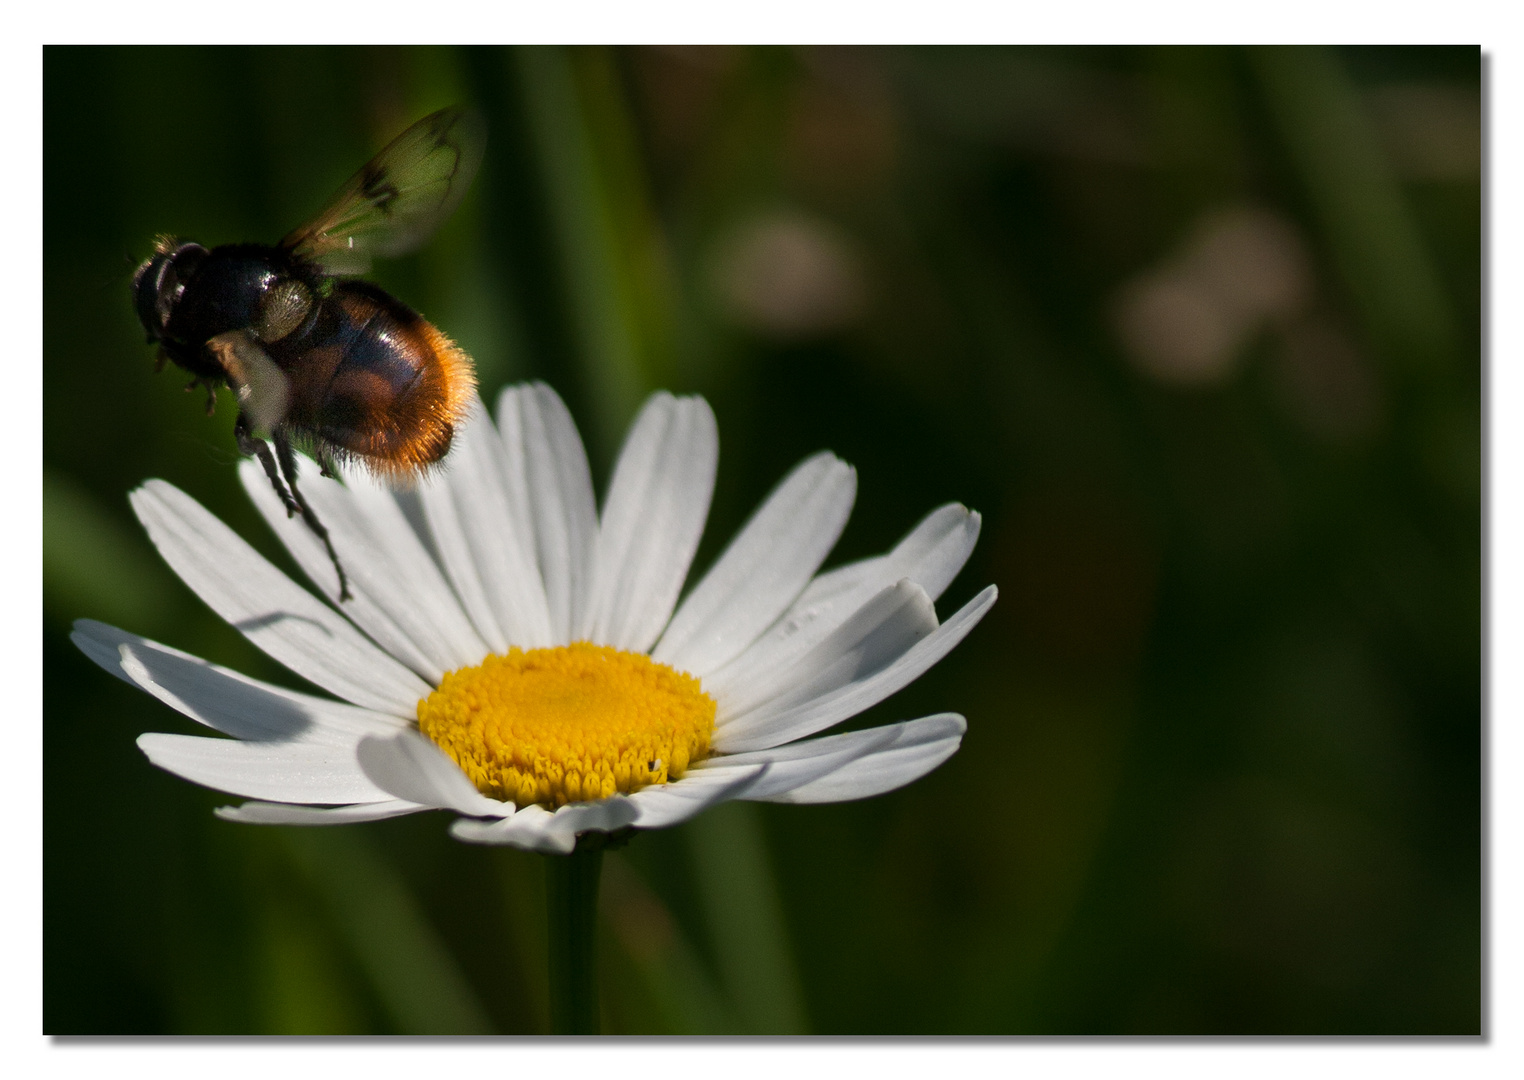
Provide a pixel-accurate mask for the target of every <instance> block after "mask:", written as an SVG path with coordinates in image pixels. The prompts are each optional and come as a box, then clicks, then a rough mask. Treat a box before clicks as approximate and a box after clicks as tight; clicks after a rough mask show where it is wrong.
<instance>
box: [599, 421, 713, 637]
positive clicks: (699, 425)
mask: <svg viewBox="0 0 1524 1080" xmlns="http://www.w3.org/2000/svg"><path fill="white" fill-rule="evenodd" d="M719 452H720V451H719V435H718V433H717V431H716V430H715V424H714V413H713V412H711V411H710V409H709V405H708V403H707V402H706V401H704V399H703V398H698V397H691V398H674V397H672V396H671V395H669V394H654V395H652V397H651V399H650V400H649V401H647V402H646V405H645V407H644V408H643V409H642V410H641V412H640V415H639V416H638V417H637V418H636V420H635V424H634V426H633V427H632V428H631V429H630V434H629V437H628V438H626V440H625V444H624V448H623V449H622V450H621V451H620V453H619V463H618V464H617V465H616V466H615V468H614V479H613V481H612V483H611V485H610V487H609V496H608V502H607V504H606V505H605V506H604V510H603V518H602V521H601V522H600V524H599V531H598V556H597V564H596V565H597V569H596V571H595V573H594V581H595V586H594V598H593V602H592V605H591V608H590V610H591V611H592V613H593V615H592V618H591V619H590V620H589V622H588V625H587V632H586V633H584V634H579V635H577V636H578V637H587V638H588V639H589V640H592V641H596V642H599V643H601V644H605V645H612V646H614V647H615V648H618V649H628V650H630V651H631V652H645V651H646V650H647V649H649V648H650V647H651V644H652V642H654V641H655V640H656V638H657V636H658V635H660V634H661V631H662V627H664V626H665V625H666V624H667V619H668V618H669V617H670V616H671V614H672V607H673V605H674V604H675V603H676V602H677V594H678V593H679V591H681V589H682V587H683V578H684V577H686V576H687V573H688V566H689V564H690V563H691V562H692V561H693V553H694V551H695V550H697V548H698V542H699V536H700V535H701V534H702V533H703V531H704V518H705V517H706V516H707V515H708V513H709V499H710V496H711V495H713V493H714V470H715V465H716V462H717V461H718V459H719Z"/></svg>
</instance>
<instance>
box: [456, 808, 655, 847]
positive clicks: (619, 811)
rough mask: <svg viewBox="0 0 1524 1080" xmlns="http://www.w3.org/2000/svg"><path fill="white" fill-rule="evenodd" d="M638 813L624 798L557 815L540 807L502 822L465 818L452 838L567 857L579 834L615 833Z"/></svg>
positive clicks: (569, 810) (524, 811)
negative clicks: (505, 845) (504, 845)
mask: <svg viewBox="0 0 1524 1080" xmlns="http://www.w3.org/2000/svg"><path fill="white" fill-rule="evenodd" d="M635 815H636V810H635V806H634V804H633V803H631V801H630V800H629V799H628V798H626V797H625V796H623V795H614V796H611V797H610V798H607V799H600V800H598V801H597V802H579V803H568V804H567V805H566V806H563V807H561V808H560V809H558V810H557V811H556V812H555V813H551V812H550V811H548V810H546V809H545V808H544V807H541V806H526V807H524V809H522V810H520V811H519V812H518V813H516V814H514V815H513V816H512V817H509V818H503V819H501V820H499V821H473V820H471V819H469V818H462V819H461V820H459V821H456V822H455V823H454V824H453V825H451V826H450V835H452V836H454V837H455V838H456V839H457V840H466V841H468V842H470V843H473V844H507V845H509V846H511V847H516V848H523V849H524V850H525V851H538V852H542V853H544V854H547V855H567V854H570V853H571V850H572V848H574V847H576V846H577V834H578V833H583V832H614V831H615V830H616V829H622V828H624V827H625V826H627V825H633V824H634V823H635Z"/></svg>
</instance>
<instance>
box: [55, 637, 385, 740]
mask: <svg viewBox="0 0 1524 1080" xmlns="http://www.w3.org/2000/svg"><path fill="white" fill-rule="evenodd" d="M70 637H71V638H72V639H73V641H74V643H75V644H76V645H78V646H79V647H80V648H81V649H82V650H84V652H85V655H87V656H89V657H90V659H92V660H94V661H95V662H96V663H97V664H100V665H101V667H103V668H105V669H106V670H107V671H110V672H112V673H113V674H117V675H120V676H122V677H123V678H125V679H126V680H127V681H128V682H131V683H133V684H134V685H136V686H139V687H141V688H142V689H144V690H147V691H148V692H149V693H150V694H152V695H153V696H154V697H156V698H158V699H159V700H160V701H162V702H164V703H165V704H166V705H168V706H170V708H173V709H177V710H179V711H180V712H182V713H184V714H185V715H186V716H189V717H190V718H191V719H192V720H195V721H197V722H199V723H202V724H205V725H206V726H207V727H210V728H215V729H216V730H218V731H221V732H223V733H225V734H228V735H232V736H234V737H235V738H239V739H253V740H259V741H264V742H270V741H285V742H293V741H296V742H307V743H322V744H325V745H328V746H347V747H351V748H353V747H354V745H355V744H356V743H357V742H359V740H360V738H361V737H362V736H365V735H380V734H388V733H391V732H394V731H397V730H399V729H401V728H404V727H406V726H407V721H406V720H403V719H402V718H401V717H397V716H392V715H390V714H387V713H378V712H373V711H371V710H370V709H361V708H359V707H357V706H354V705H344V704H341V703H339V702H337V701H328V700H326V699H324V698H319V697H313V696H312V695H311V694H299V693H296V692H295V691H293V690H286V689H284V688H282V687H279V686H272V685H270V684H269V683H265V682H260V681H259V680H258V679H251V678H249V677H248V676H246V675H240V674H239V673H238V672H236V671H230V670H228V669H227V668H224V667H219V666H217V665H216V664H209V663H207V662H206V661H205V660H202V659H200V658H199V657H195V656H191V655H189V654H188V653H183V652H181V651H180V650H178V649H171V648H170V647H169V646H168V645H161V644H159V643H158V642H157V641H149V640H148V639H147V638H141V637H138V636H137V635H136V634H129V633H127V632H126V631H125V630H118V629H117V628H116V627H114V626H107V625H106V624H105V623H98V622H93V621H91V620H89V619H81V620H79V621H78V622H76V623H75V624H74V633H73V634H71V635H70Z"/></svg>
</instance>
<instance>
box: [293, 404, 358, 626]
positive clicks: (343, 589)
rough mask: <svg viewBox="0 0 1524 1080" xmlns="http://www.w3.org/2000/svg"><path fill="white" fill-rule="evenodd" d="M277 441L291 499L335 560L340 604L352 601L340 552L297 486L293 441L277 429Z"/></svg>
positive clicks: (330, 556)
mask: <svg viewBox="0 0 1524 1080" xmlns="http://www.w3.org/2000/svg"><path fill="white" fill-rule="evenodd" d="M273 436H274V439H275V456H276V457H277V458H279V459H280V470H281V472H283V473H285V475H286V483H287V484H289V485H290V486H291V497H292V498H293V499H295V500H296V505H297V507H298V508H299V509H300V510H301V512H302V520H303V521H305V522H306V523H307V527H308V528H309V529H311V530H312V531H313V532H314V533H316V534H317V537H318V539H319V540H321V541H323V546H324V547H325V548H327V549H328V557H329V558H330V559H332V560H333V568H334V570H336V571H338V575H339V602H340V603H343V602H344V601H345V600H352V599H353V597H352V596H351V595H350V593H349V578H347V577H346V576H345V575H344V568H343V567H342V566H340V565H339V555H338V552H336V551H334V550H333V541H332V540H330V539H329V538H328V529H327V527H325V526H324V525H323V523H322V522H321V521H319V520H318V518H317V514H315V513H313V512H312V507H310V506H308V505H307V500H306V499H304V498H303V497H302V493H301V491H300V490H299V489H298V488H297V486H296V456H295V455H294V454H292V453H291V441H290V440H289V439H287V438H286V435H285V432H283V431H281V430H280V428H276V429H275V431H274V432H273Z"/></svg>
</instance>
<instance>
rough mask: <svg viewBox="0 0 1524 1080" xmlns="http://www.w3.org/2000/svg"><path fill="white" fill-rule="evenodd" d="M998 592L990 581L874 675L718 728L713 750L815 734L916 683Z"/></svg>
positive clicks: (763, 744) (751, 747)
mask: <svg viewBox="0 0 1524 1080" xmlns="http://www.w3.org/2000/svg"><path fill="white" fill-rule="evenodd" d="M997 595H998V594H997V591H996V589H995V586H993V585H991V586H990V587H989V588H987V589H985V590H984V591H983V592H981V593H980V594H979V595H978V596H976V597H974V598H973V599H972V600H970V601H969V602H968V603H967V604H965V605H964V606H963V607H962V608H961V609H960V610H959V611H958V612H957V614H955V615H953V617H952V618H950V619H948V620H947V621H946V622H945V623H943V624H942V625H941V626H939V627H937V628H936V630H934V631H933V632H932V633H931V634H929V635H928V636H926V637H924V638H922V639H921V640H920V641H917V642H916V643H915V644H914V645H912V646H911V647H910V649H909V650H907V651H906V652H905V653H904V655H902V656H901V657H899V659H897V660H895V661H894V662H893V663H891V664H889V665H888V666H887V667H884V668H882V669H880V670H878V671H876V672H874V673H873V674H871V675H867V676H866V677H864V678H861V679H856V680H854V681H852V682H850V683H848V684H846V685H845V686H842V687H841V688H840V689H838V690H835V691H832V692H830V693H828V694H826V695H825V696H823V697H819V698H815V699H813V700H811V701H804V702H801V703H799V704H797V705H793V706H791V707H789V708H786V709H784V710H782V711H781V712H780V711H778V710H776V709H774V708H773V707H772V706H771V705H768V706H764V707H763V708H761V709H758V710H757V711H755V712H753V713H751V714H749V715H747V716H744V717H741V718H739V719H737V720H735V721H733V722H732V723H730V724H728V725H726V726H725V727H724V728H723V729H719V730H716V732H715V737H714V748H715V749H716V750H718V751H720V752H721V753H726V754H728V753H740V752H741V751H744V750H761V749H765V748H767V747H769V746H778V745H780V744H782V743H786V742H792V741H793V740H794V739H801V738H803V737H804V736H806V735H813V734H814V733H815V732H817V731H823V730H824V729H826V728H828V727H830V726H831V725H832V724H836V723H840V722H841V721H842V720H845V719H846V718H847V717H849V716H856V715H857V714H858V713H860V712H862V711H863V710H864V709H866V708H868V707H870V706H872V705H876V704H877V703H878V702H880V701H882V700H883V699H884V698H886V697H888V696H889V695H890V694H892V693H894V692H895V691H896V690H899V689H901V688H902V687H904V686H905V685H906V684H908V683H910V682H913V681H914V680H915V679H917V678H919V677H920V676H921V675H922V674H923V673H924V672H925V671H926V669H927V668H929V667H931V666H932V665H933V664H935V663H936V662H937V661H938V660H940V659H942V657H944V656H946V655H947V654H948V652H950V651H951V650H952V648H953V647H954V646H955V645H957V644H958V642H960V641H962V640H963V638H964V637H965V636H966V635H967V634H968V632H969V631H970V630H972V629H973V628H974V626H975V624H977V623H978V622H979V620H980V619H982V618H983V617H984V615H985V613H986V612H987V611H989V609H990V606H991V605H992V604H994V602H995V597H996V596H997Z"/></svg>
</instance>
